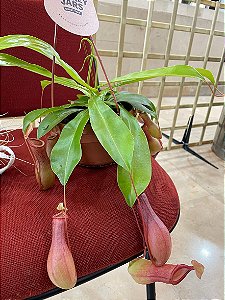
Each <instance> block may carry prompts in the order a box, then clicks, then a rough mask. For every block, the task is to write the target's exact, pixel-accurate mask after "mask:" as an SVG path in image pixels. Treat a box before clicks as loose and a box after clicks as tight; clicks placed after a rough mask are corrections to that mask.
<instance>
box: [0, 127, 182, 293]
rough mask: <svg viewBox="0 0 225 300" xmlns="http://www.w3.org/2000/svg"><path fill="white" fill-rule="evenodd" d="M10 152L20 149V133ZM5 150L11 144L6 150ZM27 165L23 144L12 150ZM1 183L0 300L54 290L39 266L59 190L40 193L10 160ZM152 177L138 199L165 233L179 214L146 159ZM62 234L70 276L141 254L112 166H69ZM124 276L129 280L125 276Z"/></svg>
mask: <svg viewBox="0 0 225 300" xmlns="http://www.w3.org/2000/svg"><path fill="white" fill-rule="evenodd" d="M13 134H14V136H15V141H14V145H20V144H22V143H23V137H22V133H21V131H20V130H17V131H15V132H14V133H13ZM10 146H12V144H10ZM12 149H13V150H14V151H15V153H16V157H17V158H20V159H25V160H29V161H31V158H30V155H29V153H28V150H27V148H26V145H23V146H21V147H17V148H12ZM15 166H16V167H17V168H18V169H20V170H21V171H22V172H23V173H25V174H26V175H24V174H22V173H20V172H19V171H18V170H17V169H15V168H14V167H11V168H10V169H8V170H7V171H6V172H5V173H3V175H2V176H1V235H2V236H1V241H2V245H1V246H2V249H1V262H0V264H1V271H2V273H1V274H2V276H1V277H2V278H1V299H24V298H26V297H29V296H34V295H39V294H41V293H43V292H45V291H48V290H51V289H53V288H54V286H53V284H52V283H51V281H50V280H49V278H48V275H47V271H46V261H47V256H48V251H49V248H50V244H51V221H52V215H53V214H55V213H56V207H57V205H58V203H59V202H62V201H63V188H62V186H61V185H60V183H59V182H58V180H57V182H56V184H55V186H54V188H52V189H50V190H47V191H40V190H39V188H38V186H37V183H36V180H35V176H34V169H33V166H32V165H29V164H26V163H23V162H21V161H19V160H16V163H15ZM152 166H153V175H152V180H151V183H150V185H149V187H148V188H147V190H146V194H147V195H148V197H149V201H150V202H151V205H152V207H153V209H154V210H155V212H156V213H157V214H158V216H159V217H160V218H161V219H162V221H163V222H164V223H165V224H166V226H167V227H168V229H169V230H171V229H172V228H173V227H174V225H175V223H176V221H177V219H178V215H179V207H180V206H179V199H178V195H177V192H176V189H175V187H174V184H173V182H172V180H171V179H170V177H169V176H168V175H167V173H166V172H165V171H164V170H163V169H162V168H161V167H160V165H159V164H158V163H157V162H156V161H155V159H152ZM66 191H67V193H66V194H67V206H68V208H69V211H68V214H69V220H68V231H69V238H70V244H71V248H72V253H73V257H74V260H75V264H76V268H77V273H78V277H82V276H84V275H87V274H91V273H93V272H95V271H98V270H101V269H104V268H106V267H108V266H111V265H114V264H116V263H118V262H122V261H123V260H125V259H128V258H130V257H132V256H134V255H137V254H138V253H140V252H141V251H142V250H143V242H142V238H141V235H140V232H139V230H138V227H137V224H136V221H135V218H134V215H133V212H132V210H131V208H129V207H128V206H127V204H126V203H125V200H124V198H123V196H122V194H121V192H120V190H119V188H118V186H117V182H116V166H115V165H112V166H108V167H104V168H94V169H93V168H84V167H77V168H76V169H75V171H74V173H73V175H72V177H71V180H70V181H69V184H68V186H67V188H66ZM127 276H129V275H127Z"/></svg>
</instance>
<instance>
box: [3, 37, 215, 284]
mask: <svg viewBox="0 0 225 300" xmlns="http://www.w3.org/2000/svg"><path fill="white" fill-rule="evenodd" d="M86 40H87V39H86ZM89 42H90V44H91V47H92V50H93V51H92V52H93V53H92V54H91V55H90V56H89V57H87V59H90V60H92V61H95V63H96V60H97V59H96V58H95V56H97V58H99V54H98V51H97V49H96V46H95V44H94V43H93V40H92V39H90V40H89ZM13 47H26V48H29V49H31V50H33V51H36V52H39V53H40V54H42V55H44V56H46V57H48V58H49V59H50V60H53V59H54V61H55V63H56V64H58V65H60V66H61V67H62V68H63V69H64V70H65V71H66V73H67V74H68V77H60V76H57V75H56V74H52V72H51V71H49V70H47V69H45V68H43V67H42V66H39V65H35V64H32V63H30V62H27V61H24V60H21V59H19V58H17V57H15V56H12V55H9V54H6V53H2V52H1V53H0V65H1V66H5V67H9V66H10V67H20V68H23V69H25V70H28V71H30V72H34V73H37V74H39V75H42V76H43V81H42V82H41V86H42V89H43V90H44V89H45V88H46V87H47V86H48V85H50V84H53V83H54V84H59V85H63V86H65V87H67V88H70V89H74V90H78V91H79V93H80V94H78V95H77V98H76V99H72V100H71V99H70V101H67V102H66V103H65V104H64V105H61V106H53V107H50V108H40V109H36V110H33V111H31V112H29V113H28V114H27V115H26V116H25V117H24V120H23V133H24V136H25V141H26V143H27V146H28V149H29V150H30V153H31V155H32V157H33V159H34V161H35V172H36V178H37V180H38V183H39V185H40V188H41V189H42V190H45V189H48V188H50V187H52V186H53V185H54V181H55V175H56V176H57V177H58V179H59V181H60V183H61V184H62V185H63V186H64V187H65V186H66V184H67V182H68V181H69V178H70V176H71V174H72V172H73V171H74V169H75V168H76V166H77V165H78V164H81V165H88V166H90V165H91V166H96V165H97V166H102V165H107V164H111V163H116V164H117V166H118V167H117V182H118V186H119V188H120V190H121V192H122V193H123V195H124V199H125V201H126V202H127V204H128V205H129V206H130V207H132V206H133V205H134V203H135V202H136V201H137V205H138V207H139V211H140V215H141V220H142V223H143V230H144V239H145V243H146V246H147V248H148V251H149V254H150V258H151V261H148V260H145V259H142V258H138V259H136V260H134V261H132V262H131V263H130V266H129V273H130V274H131V275H132V277H133V278H134V279H135V280H136V281H137V282H138V283H142V284H146V283H151V282H155V281H162V282H166V283H171V284H177V283H179V282H180V281H181V280H182V279H183V278H184V277H185V276H186V274H187V273H188V272H190V271H191V270H194V269H195V271H196V273H197V276H198V277H201V274H202V272H203V269H204V267H203V266H202V265H201V264H199V263H198V262H196V261H193V263H192V264H193V266H187V265H177V266H175V265H168V264H166V262H167V260H168V258H169V256H170V253H171V238H170V234H169V232H168V230H167V228H166V227H165V225H164V224H163V223H162V221H161V220H160V219H159V218H158V217H157V215H156V214H155V213H154V211H153V209H152V208H151V206H150V204H149V203H148V201H147V199H146V195H145V193H144V191H145V189H146V187H147V186H148V185H149V182H150V180H151V155H153V156H154V155H156V154H157V153H158V152H159V151H160V150H161V148H162V146H161V141H160V139H161V137H162V136H161V131H160V128H159V125H158V120H157V114H156V108H155V106H154V104H153V102H152V101H151V100H149V99H148V98H147V97H145V96H143V95H139V94H134V93H129V92H123V91H119V88H120V87H122V86H125V85H128V84H132V83H135V82H140V81H144V80H147V79H151V78H157V77H164V76H173V77H177V76H178V77H193V78H196V79H198V80H201V81H206V80H208V81H209V82H210V83H211V84H213V85H214V84H215V80H214V77H213V75H212V73H211V72H210V71H209V70H205V69H202V68H193V67H191V66H189V65H175V66H170V67H164V68H157V69H151V70H146V71H141V72H135V73H130V74H127V75H124V76H120V77H116V78H114V79H112V80H108V77H106V79H107V84H99V83H98V81H97V80H95V85H94V86H91V85H90V81H89V80H87V81H85V80H84V79H82V78H81V77H80V75H79V74H78V72H77V71H76V70H75V69H74V68H73V67H72V66H70V65H68V64H67V63H66V62H65V61H63V59H62V58H61V57H60V55H59V53H57V51H56V50H55V49H54V48H53V47H52V46H51V45H49V44H48V43H46V42H45V41H43V40H40V39H38V38H36V37H33V36H29V35H8V36H3V37H1V38H0V50H5V49H9V48H13ZM99 59H100V58H99ZM99 62H100V64H101V65H102V62H101V60H99ZM96 76H97V72H96ZM96 78H97V77H96ZM39 119H40V120H41V121H40V123H39V126H38V129H37V138H35V139H34V138H30V137H29V134H30V132H31V130H32V129H33V124H34V122H35V121H36V120H39ZM58 210H59V213H58V214H57V215H56V216H54V218H53V229H54V230H56V229H57V226H58V227H60V228H63V230H62V237H61V239H59V237H56V238H55V239H53V242H52V246H51V249H50V252H49V257H48V264H47V265H48V274H49V277H50V279H51V280H52V282H53V283H54V284H55V285H57V286H59V287H62V288H71V287H73V286H74V285H75V283H76V279H77V276H76V270H75V264H74V262H73V258H72V254H71V252H70V250H69V248H68V246H67V244H66V240H65V236H64V234H65V223H66V220H67V215H66V210H67V207H66V205H65V203H64V204H60V205H59V207H58ZM54 230H53V231H54ZM56 257H57V259H56ZM60 257H61V258H62V257H64V258H65V257H66V258H67V259H66V260H65V259H61V260H60ZM66 266H67V267H68V268H66ZM59 270H60V271H59Z"/></svg>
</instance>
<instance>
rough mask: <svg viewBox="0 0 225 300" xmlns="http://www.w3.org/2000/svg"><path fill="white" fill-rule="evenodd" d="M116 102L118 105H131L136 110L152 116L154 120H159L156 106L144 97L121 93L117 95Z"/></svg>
mask: <svg viewBox="0 0 225 300" xmlns="http://www.w3.org/2000/svg"><path fill="white" fill-rule="evenodd" d="M116 100H117V102H118V103H123V102H126V103H129V104H130V105H132V106H133V107H134V108H136V109H138V110H140V111H144V112H146V113H148V114H150V115H151V116H152V117H153V118H157V114H156V108H155V105H154V104H153V102H152V101H151V100H149V99H148V98H147V97H145V96H143V95H139V94H132V93H127V92H120V93H117V94H116Z"/></svg>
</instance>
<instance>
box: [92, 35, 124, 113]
mask: <svg viewBox="0 0 225 300" xmlns="http://www.w3.org/2000/svg"><path fill="white" fill-rule="evenodd" d="M90 40H91V41H92V43H93V47H94V49H95V53H96V56H97V57H98V60H99V63H100V65H101V68H102V71H103V73H104V76H105V79H106V81H107V84H108V86H109V89H110V91H111V94H112V96H113V99H114V102H115V105H116V110H117V112H118V113H119V111H120V110H119V105H118V103H117V100H116V95H115V93H114V91H113V88H112V85H111V83H110V81H109V78H108V76H107V74H106V70H105V68H104V65H103V62H102V59H101V57H100V55H99V52H98V50H97V47H96V45H95V42H94V40H93V37H92V36H90Z"/></svg>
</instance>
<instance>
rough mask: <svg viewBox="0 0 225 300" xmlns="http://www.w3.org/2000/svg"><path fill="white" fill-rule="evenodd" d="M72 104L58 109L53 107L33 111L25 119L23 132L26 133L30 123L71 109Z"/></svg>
mask: <svg viewBox="0 0 225 300" xmlns="http://www.w3.org/2000/svg"><path fill="white" fill-rule="evenodd" d="M71 106H72V105H71V104H66V105H62V106H57V107H51V108H39V109H36V110H32V111H31V112H29V113H28V114H27V115H26V116H25V117H24V119H23V132H24V133H25V132H26V130H27V128H28V126H29V125H30V123H33V122H34V121H35V120H37V119H38V118H41V117H43V116H46V115H47V114H49V113H51V112H53V111H59V110H64V109H65V108H70V107H71Z"/></svg>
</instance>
